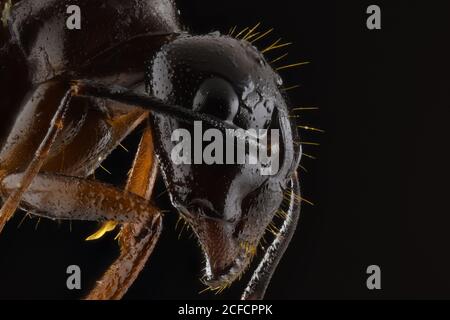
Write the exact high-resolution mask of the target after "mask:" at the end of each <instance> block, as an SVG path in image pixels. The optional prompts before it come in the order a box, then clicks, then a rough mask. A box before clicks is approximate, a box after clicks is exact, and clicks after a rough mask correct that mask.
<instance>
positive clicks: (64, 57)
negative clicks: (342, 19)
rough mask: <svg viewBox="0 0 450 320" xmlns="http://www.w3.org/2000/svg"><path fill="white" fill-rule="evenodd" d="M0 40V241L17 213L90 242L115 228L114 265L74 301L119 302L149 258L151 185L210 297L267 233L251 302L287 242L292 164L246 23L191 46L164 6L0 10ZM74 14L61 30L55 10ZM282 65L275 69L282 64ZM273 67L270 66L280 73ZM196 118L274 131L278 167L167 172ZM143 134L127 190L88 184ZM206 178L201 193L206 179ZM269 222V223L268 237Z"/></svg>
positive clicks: (157, 224) (153, 218) (282, 107)
mask: <svg viewBox="0 0 450 320" xmlns="http://www.w3.org/2000/svg"><path fill="white" fill-rule="evenodd" d="M2 4H4V7H5V10H4V12H3V18H2V21H3V22H4V25H5V26H6V27H3V28H2V30H1V33H0V40H1V41H2V42H1V43H0V44H1V49H0V66H1V69H0V70H1V72H0V86H1V88H2V92H3V94H2V95H1V96H0V105H1V108H2V118H1V120H0V121H1V126H0V128H1V129H0V130H2V131H1V132H0V137H1V140H0V147H1V151H0V196H1V198H2V200H3V205H2V207H1V210H0V231H1V230H2V229H3V227H4V225H5V223H7V221H8V220H9V219H10V218H11V217H12V216H13V214H14V213H15V211H16V210H17V209H18V208H20V209H23V210H26V211H28V212H29V213H30V214H32V215H36V216H41V217H46V218H49V219H58V220H90V221H102V222H104V223H105V224H104V225H103V227H102V229H101V230H99V232H98V233H96V234H94V235H93V236H91V239H96V238H99V237H100V236H101V235H102V234H104V233H105V232H107V231H111V230H113V229H114V228H115V227H116V226H117V225H120V226H121V230H120V233H119V245H120V249H121V253H120V256H119V257H118V258H117V260H116V261H115V262H114V263H113V264H112V265H111V266H110V267H109V269H108V270H107V271H106V273H105V274H104V275H103V277H102V279H101V281H98V282H97V284H96V286H95V287H94V288H93V289H92V291H91V292H90V293H89V294H88V296H87V297H86V299H120V298H122V297H123V295H124V294H125V293H126V291H127V289H128V288H129V287H130V286H131V285H132V283H133V281H134V280H135V279H136V277H137V276H138V274H139V272H140V271H141V270H142V268H143V267H144V264H145V262H146V261H147V259H148V258H149V256H150V255H151V253H152V250H153V248H154V246H155V244H156V243H157V241H158V237H159V235H160V233H161V230H162V217H163V215H162V213H161V210H160V209H159V208H157V207H156V206H154V205H153V204H152V202H151V196H152V190H153V186H154V184H155V179H156V178H157V176H158V175H162V178H163V181H164V183H165V187H166V188H167V191H168V193H169V197H170V201H171V204H172V205H173V206H174V208H176V209H177V211H178V212H179V214H180V215H181V217H182V218H183V219H184V220H186V221H187V223H188V224H189V225H190V226H191V227H192V229H193V230H194V233H195V234H196V236H197V238H198V240H199V243H200V245H201V248H202V251H203V253H204V255H205V258H206V259H205V260H206V265H205V271H204V277H203V279H202V280H203V282H204V283H205V284H206V285H207V287H208V288H211V289H213V290H217V291H219V292H220V291H222V290H224V289H225V288H227V287H228V286H229V285H231V283H233V282H234V281H235V280H236V279H238V278H240V276H241V275H242V274H243V273H244V272H245V271H246V269H247V268H248V267H249V265H250V263H251V261H252V258H253V257H254V256H255V254H256V251H257V247H258V244H259V242H260V241H261V239H262V237H263V235H264V234H265V232H266V230H267V229H269V230H270V231H271V232H272V233H273V234H274V236H273V240H272V242H271V243H270V244H269V245H268V246H267V248H266V249H265V252H264V256H263V257H262V259H261V261H260V262H259V264H258V266H257V267H256V269H255V271H254V273H253V276H252V278H251V279H250V282H249V284H248V286H247V288H246V289H245V291H244V293H243V295H242V299H262V298H263V297H264V293H265V291H266V288H267V286H268V284H269V282H270V279H271V277H272V274H273V273H274V271H275V269H276V267H277V264H278V262H279V260H280V259H281V257H282V256H283V254H284V252H285V250H286V248H287V246H288V244H289V242H290V240H291V238H292V235H293V233H294V231H295V228H296V224H297V221H298V218H299V212H300V201H299V199H301V198H300V189H299V181H298V175H297V168H298V166H299V161H300V158H301V155H302V150H301V146H300V145H299V144H296V143H294V142H295V141H296V139H298V136H297V135H298V133H297V130H296V127H295V126H294V124H293V122H292V121H293V120H292V119H291V117H289V110H290V109H289V108H290V107H289V102H288V99H287V97H286V94H285V93H284V92H283V90H282V80H281V78H280V76H279V75H278V73H277V70H274V68H273V67H272V66H271V64H269V63H268V62H267V61H266V58H265V57H264V53H265V52H267V51H270V50H272V49H276V48H279V47H282V46H283V44H281V43H279V42H275V43H274V44H273V45H272V46H270V47H269V48H267V49H265V50H262V51H259V50H258V49H257V48H256V47H255V46H254V45H253V44H254V43H255V42H256V41H258V40H259V39H261V38H262V37H264V36H266V35H267V34H268V33H269V32H270V31H271V30H269V31H268V32H257V31H256V28H257V26H255V27H253V28H246V29H244V30H242V31H241V32H236V28H233V29H232V30H231V32H230V34H229V35H222V34H220V33H211V34H207V35H191V34H188V33H187V32H185V31H184V30H183V28H182V27H181V25H180V23H179V17H178V13H177V9H176V7H175V5H174V3H173V2H172V1H169V0H152V1H144V0H136V1H104V0H70V1H68V0H42V1H31V0H21V1H14V3H13V4H12V3H11V1H8V2H5V1H2ZM69 5H77V6H79V7H80V8H81V10H82V13H83V20H82V28H81V30H68V29H67V28H65V26H66V18H67V13H66V8H67V7H68V6H69ZM281 68H283V67H281ZM281 68H278V70H280V69H281ZM195 121H201V122H202V124H203V125H204V126H207V127H208V128H214V129H217V130H220V131H221V132H224V131H225V130H227V129H233V130H236V129H244V130H246V129H276V130H279V132H280V141H279V143H278V144H277V145H275V143H274V142H273V141H271V143H269V147H268V148H270V149H271V150H272V152H279V155H280V165H279V170H277V172H276V174H274V175H261V174H259V171H258V169H257V168H256V167H255V166H254V165H249V164H248V163H243V164H239V163H238V164H230V165H225V164H212V165H211V164H209V165H208V164H200V165H189V164H175V163H174V162H173V161H172V159H171V157H170V154H171V150H172V148H173V146H174V142H173V141H172V139H171V135H172V132H173V131H174V130H176V129H185V130H187V131H189V132H192V131H193V130H194V129H193V124H194V122H195ZM142 125H143V126H144V127H145V129H144V131H143V133H142V135H141V137H140V144H139V147H138V150H137V152H136V155H135V159H134V162H133V165H132V168H131V170H130V172H129V175H128V181H127V183H126V187H125V188H124V189H123V190H122V189H119V188H117V187H114V186H111V185H108V184H105V183H102V182H100V181H97V180H94V179H92V178H91V177H92V175H93V173H94V171H95V170H96V169H97V168H99V167H100V166H101V163H102V161H103V160H104V159H105V158H107V156H108V155H109V154H110V153H111V152H112V151H113V150H114V149H116V148H117V147H118V146H119V145H120V143H121V141H122V140H123V139H124V138H126V137H127V136H128V135H129V134H130V133H131V132H132V131H133V130H134V129H135V128H136V127H138V126H142ZM212 179H214V182H215V183H214V187H212V186H211V180H212ZM275 216H279V217H281V218H282V225H281V226H280V228H279V229H278V228H276V227H275V224H274V222H273V220H274V218H275Z"/></svg>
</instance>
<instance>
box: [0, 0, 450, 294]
mask: <svg viewBox="0 0 450 320" xmlns="http://www.w3.org/2000/svg"><path fill="white" fill-rule="evenodd" d="M443 3H444V2H442V3H441V4H438V3H437V2H436V1H433V2H431V1H377V2H374V3H372V2H365V1H339V2H338V1H287V0H284V1H282V0H279V1H272V2H269V1H267V2H262V1H256V0H251V1H250V0H245V1H236V0H228V1H208V0H184V1H181V0H180V1H179V8H180V10H181V14H182V17H183V21H184V22H185V24H186V25H187V26H188V27H189V28H190V30H191V31H192V32H193V33H206V32H210V31H215V30H221V31H223V32H227V31H228V30H229V28H230V27H232V26H233V25H238V26H239V27H241V28H244V27H246V26H252V25H254V24H256V23H257V22H259V21H261V22H262V24H263V27H262V28H270V27H274V28H275V31H274V34H275V35H274V36H272V38H271V40H276V39H277V36H279V37H283V39H286V40H288V41H293V42H294V44H293V45H292V46H291V47H290V48H289V60H287V61H290V62H297V61H304V60H307V61H311V64H309V65H308V66H305V67H302V68H299V69H292V70H289V71H285V72H283V73H282V75H283V77H284V79H285V82H286V83H288V84H292V85H294V84H300V87H299V88H298V89H296V90H292V91H290V95H291V97H292V101H293V102H295V105H296V106H304V107H308V106H318V107H320V110H319V111H305V112H303V113H301V118H300V122H302V123H305V124H307V125H312V126H315V127H319V128H322V129H324V130H325V131H326V132H325V133H324V134H317V133H303V137H304V140H305V141H314V142H320V144H321V145H320V146H319V147H316V146H306V147H305V152H306V153H308V154H311V155H314V156H316V157H317V158H318V159H317V160H310V159H304V161H303V162H302V165H303V166H304V167H305V168H306V169H307V170H308V172H307V173H306V172H304V171H301V181H302V182H301V184H302V188H303V194H304V197H305V198H307V199H309V200H311V201H313V202H314V203H315V206H308V205H305V206H304V207H303V211H302V216H301V221H300V224H299V228H298V231H297V233H296V235H295V237H294V239H293V241H292V244H291V246H290V247H289V249H288V251H287V253H286V255H285V257H284V259H283V260H282V262H281V264H280V266H279V268H278V271H277V272H276V274H275V276H274V278H273V281H272V283H271V285H270V287H269V290H268V292H267V298H272V299H305V298H307V299H314V298H343V299H347V298H387V299H390V298H450V277H449V276H448V275H449V273H450V259H449V250H448V248H449V247H450V233H449V231H448V230H449V228H450V217H449V214H450V210H449V205H448V204H447V199H448V198H449V195H448V189H449V188H448V183H447V181H448V178H449V174H448V173H449V170H448V169H447V164H448V163H449V152H448V147H449V143H448V137H449V129H448V121H449V120H450V103H449V101H450V100H449V79H448V71H449V69H448V63H447V61H448V59H450V55H449V52H448V51H447V47H448V41H449V31H450V29H449V22H448V21H449V15H450V11H449V10H448V7H447V6H445V5H444V4H443ZM370 4H378V5H380V7H381V10H382V30H376V31H370V30H368V29H367V28H366V18H367V14H366V13H365V12H366V8H367V6H368V5H370ZM263 44H264V43H263V42H262V43H261V45H263ZM266 44H269V43H266ZM283 52H284V51H280V52H279V53H280V54H281V53H283ZM277 53H278V52H277ZM277 53H275V54H274V55H273V56H270V57H276V56H278V55H277ZM135 140H136V139H135V138H133V137H131V138H130V139H127V141H126V142H125V144H126V145H127V147H129V148H130V149H131V150H132V149H133V146H135V144H136V141H135ZM130 158H131V156H130V155H128V154H126V153H125V152H124V151H121V150H117V151H115V153H114V154H113V155H112V157H111V159H109V160H107V161H106V162H105V166H106V167H108V169H110V171H112V172H113V177H107V176H106V175H104V174H103V173H101V172H99V173H98V174H99V176H100V178H101V177H104V178H105V179H109V180H115V182H116V183H121V182H122V181H123V178H124V177H125V173H126V171H127V165H128V164H129V161H130ZM158 192H159V191H158ZM156 194H157V193H156ZM160 198H161V199H163V198H164V196H161V197H160ZM162 202H164V201H162ZM21 218H22V214H18V215H16V217H15V218H14V220H12V221H11V222H10V223H9V224H8V226H7V228H6V229H5V232H4V234H2V236H1V237H0V298H79V297H81V296H83V295H84V294H85V293H86V292H87V290H88V289H89V287H90V286H92V285H93V283H94V281H95V279H97V278H98V277H99V276H100V275H101V273H102V271H103V270H104V269H105V268H106V266H107V265H108V263H110V262H111V261H112V260H113V259H114V257H115V255H116V254H117V247H116V244H115V242H114V241H113V237H114V235H109V236H107V237H105V238H104V239H102V240H100V241H97V242H93V243H87V242H85V241H83V238H84V237H86V236H87V235H89V234H90V232H91V231H93V230H94V229H95V228H96V224H88V223H80V222H73V223H72V228H71V230H72V231H71V232H69V231H70V226H69V223H67V222H66V223H62V224H56V223H54V222H49V221H41V223H40V224H39V227H38V228H37V230H35V224H36V222H37V219H33V220H25V221H24V223H23V224H22V226H21V227H20V228H17V225H18V224H19V222H20V220H21ZM165 218H166V219H165V226H164V228H165V230H164V231H165V232H164V234H163V236H162V238H161V241H160V242H159V244H158V246H157V248H156V249H155V252H154V255H153V256H152V257H151V259H150V261H149V263H148V265H147V267H146V268H145V270H144V272H143V273H142V274H141V276H140V277H139V278H138V280H137V282H136V283H135V285H134V286H133V287H132V288H131V289H130V291H129V293H128V294H127V295H126V298H128V299H136V298H139V299H147V298H150V299H166V298H167V299H206V298H214V299H221V298H238V297H239V295H240V292H241V290H242V288H243V286H244V285H245V281H242V282H240V283H237V284H236V285H234V286H233V287H232V288H231V289H230V290H228V291H226V292H224V293H223V294H222V295H219V296H216V295H214V294H211V293H202V294H198V292H199V291H200V290H202V289H203V287H202V285H201V284H200V282H199V280H198V278H199V277H200V275H201V268H202V257H201V254H200V249H199V248H198V247H197V245H196V240H195V239H189V233H188V232H185V233H184V234H183V235H182V236H181V238H180V240H178V233H179V230H178V231H175V222H176V220H177V217H176V213H175V212H172V213H167V214H166V217H165ZM70 264H77V265H80V267H81V269H82V271H83V283H82V284H83V290H82V291H81V292H80V291H77V292H73V291H68V290H67V289H66V287H65V279H66V274H65V269H66V267H67V266H68V265H70ZM371 264H376V265H379V266H380V267H381V271H382V290H378V291H377V290H375V291H369V290H368V289H367V288H366V278H367V275H366V268H367V266H369V265H371Z"/></svg>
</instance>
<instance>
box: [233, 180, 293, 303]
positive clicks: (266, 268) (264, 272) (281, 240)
mask: <svg viewBox="0 0 450 320" xmlns="http://www.w3.org/2000/svg"><path fill="white" fill-rule="evenodd" d="M291 188H292V193H291V196H290V199H289V200H290V201H289V209H288V211H287V216H286V219H285V221H284V223H283V226H282V227H281V229H280V232H279V233H278V235H277V236H276V238H275V239H274V240H273V242H272V244H271V245H270V247H269V248H268V249H267V250H266V253H265V254H264V257H263V258H262V260H261V262H260V263H259V265H258V267H257V268H256V270H255V272H254V273H253V276H252V278H251V279H250V282H249V283H248V285H247V288H246V289H245V291H244V293H243V294H242V297H241V299H242V300H262V299H263V298H264V294H265V293H266V289H267V287H268V285H269V282H270V280H271V278H272V275H273V273H274V272H275V269H276V267H277V265H278V263H279V262H280V260H281V258H282V257H283V254H284V252H285V251H286V248H287V247H288V245H289V242H290V241H291V239H292V236H293V235H294V232H295V229H296V227H297V223H298V219H299V216H300V202H299V201H298V195H299V194H300V187H299V183H298V177H297V173H296V174H295V175H294V176H293V177H292V179H291Z"/></svg>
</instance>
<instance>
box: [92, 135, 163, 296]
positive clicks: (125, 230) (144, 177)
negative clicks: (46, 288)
mask: <svg viewBox="0 0 450 320" xmlns="http://www.w3.org/2000/svg"><path fill="white" fill-rule="evenodd" d="M157 171H158V163H157V161H156V159H155V157H154V153H153V141H152V136H151V133H150V129H149V128H148V127H147V128H146V129H145V131H144V133H143V135H142V138H141V142H140V144H139V149H138V151H137V154H136V157H135V160H134V163H133V167H132V169H131V171H130V174H129V177H128V183H127V186H126V190H127V191H129V192H133V193H135V194H136V195H139V196H141V197H143V198H145V199H147V200H149V199H150V197H151V194H152V190H153V185H154V182H155V179H156V175H157ZM161 229H162V218H161V215H160V214H159V213H158V214H155V215H153V216H149V217H148V218H147V219H146V221H144V222H143V223H125V224H124V225H123V226H122V230H121V232H120V237H119V244H120V256H119V257H118V258H117V260H116V261H115V262H114V263H113V264H112V265H111V266H110V267H109V269H108V270H107V271H106V272H105V274H104V275H103V276H102V278H101V280H100V281H98V282H97V285H96V286H95V287H94V289H92V291H91V292H90V293H89V295H88V296H87V297H86V299H87V300H110V299H115V300H117V299H121V298H122V297H123V295H124V294H125V293H126V292H127V290H128V289H129V287H130V286H131V285H132V284H133V282H134V281H135V280H136V278H137V276H138V275H139V273H140V272H141V270H142V269H143V267H144V265H145V263H146V261H147V260H148V258H149V256H150V255H151V253H152V251H153V248H154V246H155V244H156V242H157V240H158V238H159V235H160V233H161Z"/></svg>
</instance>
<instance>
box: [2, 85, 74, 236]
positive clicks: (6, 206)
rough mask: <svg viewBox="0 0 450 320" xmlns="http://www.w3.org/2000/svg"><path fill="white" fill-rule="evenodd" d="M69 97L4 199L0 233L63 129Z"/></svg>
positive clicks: (69, 91)
mask: <svg viewBox="0 0 450 320" xmlns="http://www.w3.org/2000/svg"><path fill="white" fill-rule="evenodd" d="M71 97H72V92H71V89H67V91H66V92H65V93H64V95H63V97H62V99H61V102H60V104H59V107H58V108H57V110H56V112H55V113H54V115H53V118H52V120H51V122H50V128H49V129H48V131H47V133H46V135H45V137H44V139H43V140H42V142H41V143H40V145H39V147H38V149H37V150H36V152H35V154H34V156H33V158H32V160H31V162H30V163H29V164H28V166H27V168H26V169H25V172H24V173H23V174H22V175H21V176H20V179H19V180H17V181H16V188H15V189H14V190H13V191H12V192H11V193H10V194H9V196H8V197H7V198H6V201H5V202H4V203H3V206H2V208H1V209H0V232H1V231H2V230H3V227H4V226H5V224H6V222H7V221H8V220H9V219H10V218H11V217H12V215H13V214H14V212H15V211H16V209H17V207H18V206H19V203H20V200H21V198H22V195H23V193H24V192H25V191H26V190H27V188H28V187H29V185H30V184H31V183H32V181H33V178H34V177H35V176H36V174H37V173H38V172H39V170H40V169H41V167H42V165H43V163H44V161H45V159H46V158H47V156H48V154H49V151H50V148H51V147H52V144H53V142H54V141H55V139H56V137H57V135H58V133H59V132H60V131H61V129H62V127H63V121H64V117H65V114H66V112H67V109H68V107H69V104H70V99H71ZM5 174H6V172H2V173H1V175H2V176H4V175H5ZM0 178H2V177H0Z"/></svg>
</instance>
